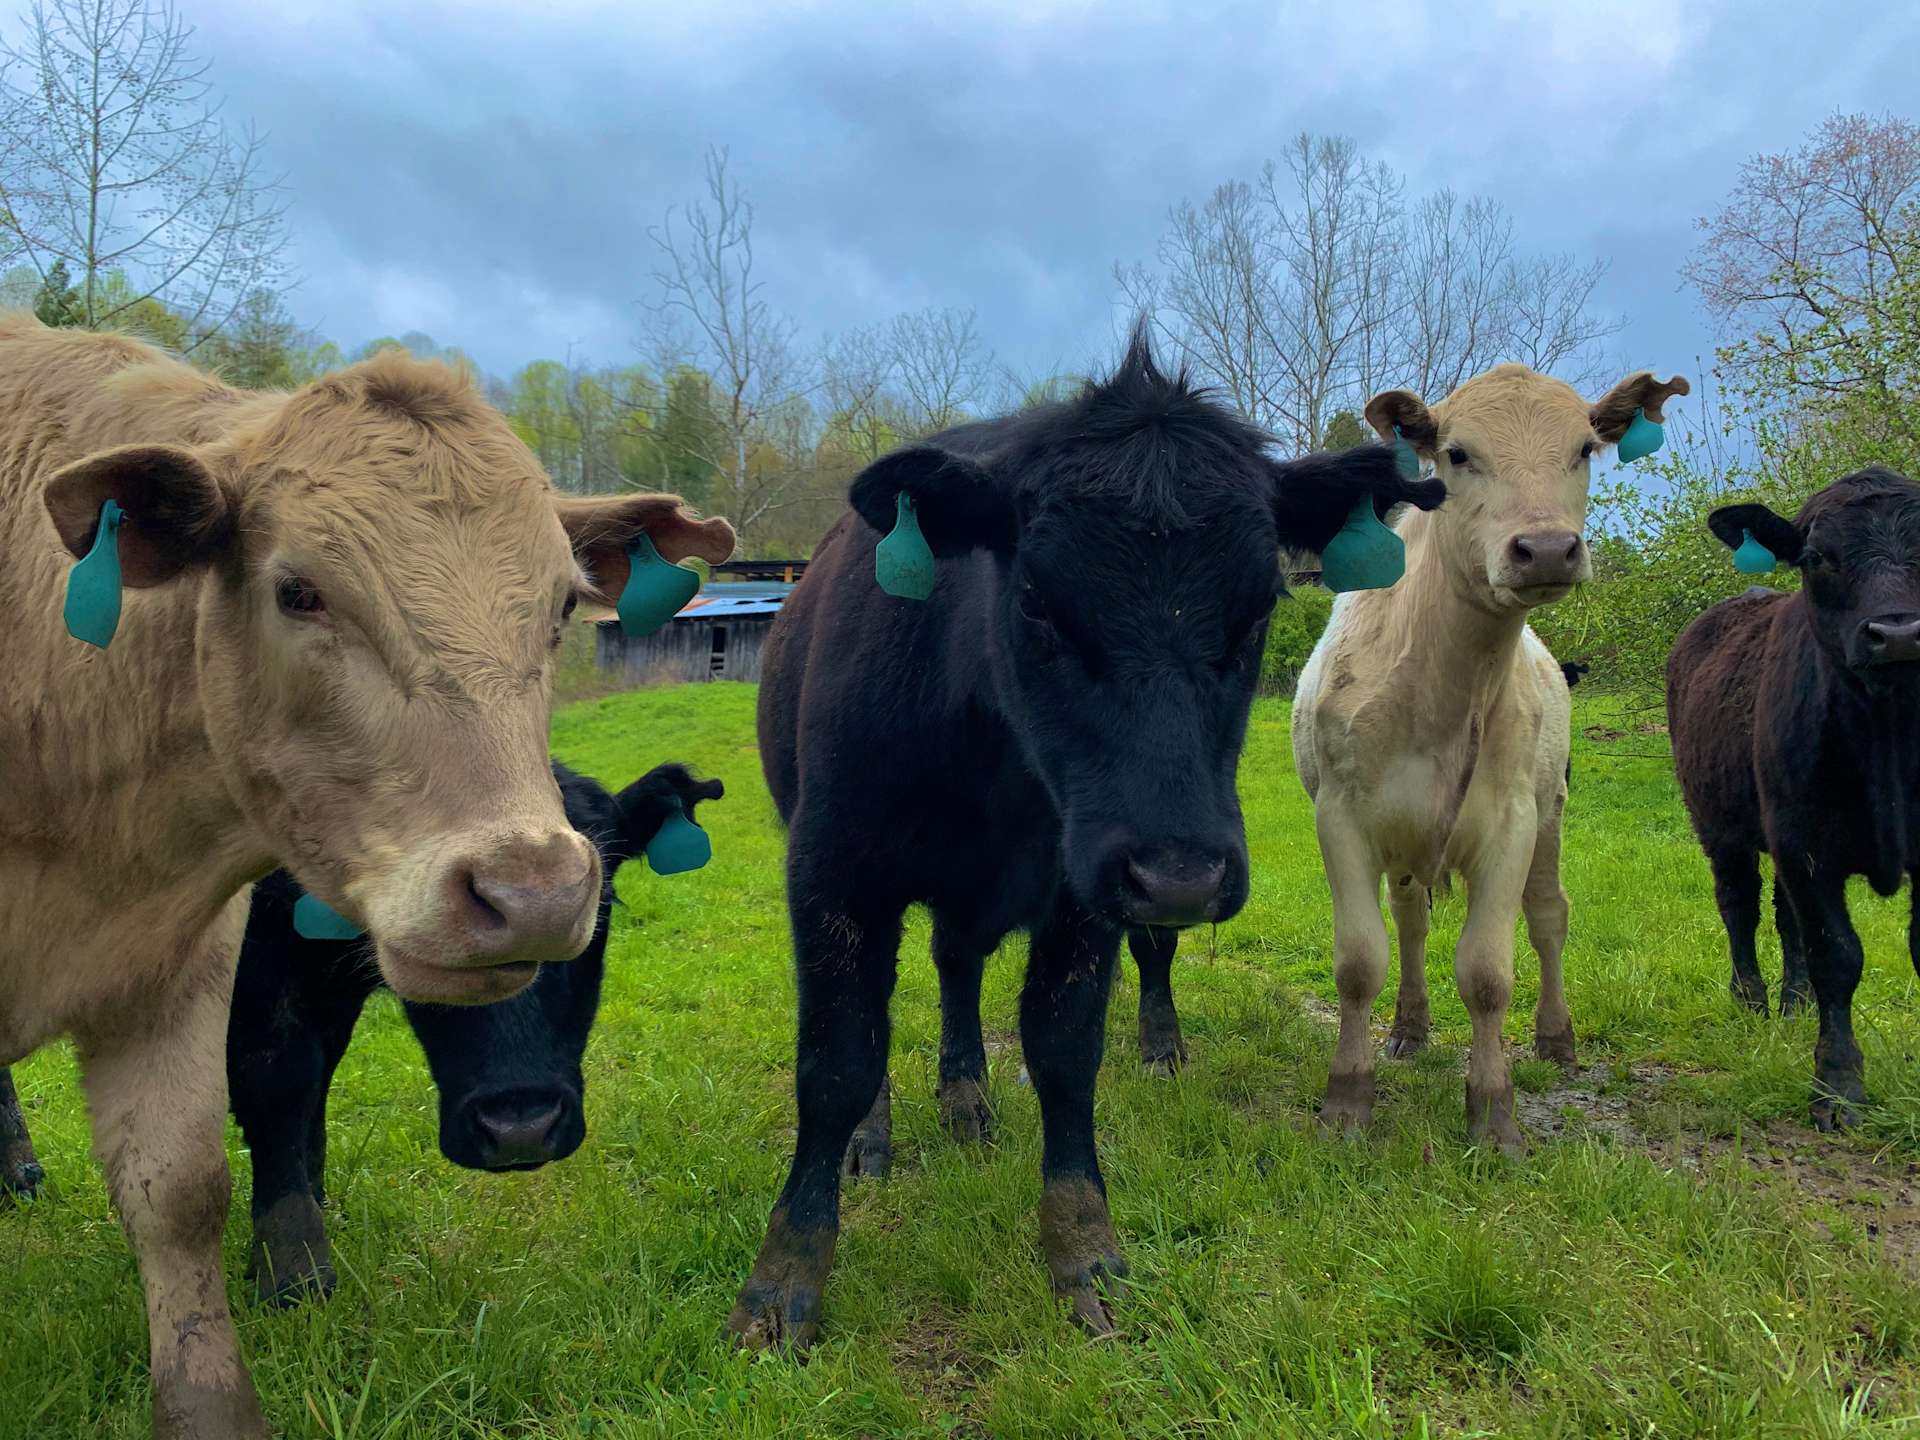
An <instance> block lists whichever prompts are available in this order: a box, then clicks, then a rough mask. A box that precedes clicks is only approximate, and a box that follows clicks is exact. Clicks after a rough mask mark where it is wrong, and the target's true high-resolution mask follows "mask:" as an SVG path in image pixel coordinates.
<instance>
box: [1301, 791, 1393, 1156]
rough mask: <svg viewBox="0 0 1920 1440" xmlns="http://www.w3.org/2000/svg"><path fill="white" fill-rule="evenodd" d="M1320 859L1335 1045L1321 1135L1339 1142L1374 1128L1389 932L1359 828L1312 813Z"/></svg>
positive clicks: (1376, 869) (1375, 869)
mask: <svg viewBox="0 0 1920 1440" xmlns="http://www.w3.org/2000/svg"><path fill="white" fill-rule="evenodd" d="M1314 818H1315V821H1316V824H1317V827H1318V829H1319V832H1320V854H1321V857H1322V859H1324V860H1325V862H1326V867H1327V885H1328V888H1329V889H1330V890H1331V891H1332V893H1333V984H1334V988H1335V989H1336V990H1337V991H1338V992H1339V995H1340V1038H1339V1040H1337V1041H1336V1042H1335V1044H1334V1049H1333V1063H1332V1065H1331V1066H1330V1067H1329V1069H1328V1071H1327V1094H1326V1099H1325V1100H1323V1101H1322V1102H1321V1105H1320V1128H1321V1129H1322V1130H1324V1131H1326V1132H1328V1133H1329V1134H1335V1135H1344V1134H1347V1133H1348V1132H1351V1131H1356V1130H1364V1129H1365V1128H1366V1127H1367V1126H1368V1125H1370V1124H1372V1123H1373V1031H1372V1020H1373V1002H1374V1001H1375V1000H1377V999H1378V998H1379V997H1380V990H1381V987H1383V986H1384V985H1385V984H1386V983H1387V926H1386V922H1385V921H1384V920H1383V919H1381V917H1380V870H1379V867H1378V865H1377V864H1376V863H1375V862H1374V859H1373V856H1372V853H1371V851H1370V849H1369V845H1368V842H1367V841H1365V840H1364V839H1362V838H1361V836H1360V833H1359V830H1358V828H1357V827H1356V826H1354V825H1352V824H1349V823H1345V822H1343V821H1340V820H1338V819H1336V818H1334V817H1331V816H1329V815H1327V814H1326V813H1324V812H1323V811H1319V810H1316V811H1315V816H1314Z"/></svg>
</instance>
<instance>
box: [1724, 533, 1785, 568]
mask: <svg viewBox="0 0 1920 1440" xmlns="http://www.w3.org/2000/svg"><path fill="white" fill-rule="evenodd" d="M1740 534H1741V535H1742V536H1743V537H1744V538H1743V539H1742V540H1741V541H1740V548H1739V549H1738V550H1736V551H1734V552H1733V568H1734V569H1736V570H1738V571H1739V572H1740V573H1741V574H1742V575H1764V574H1766V573H1767V572H1768V571H1769V570H1777V569H1779V568H1780V557H1779V556H1778V555H1775V554H1774V553H1773V551H1771V550H1769V549H1768V548H1767V547H1766V546H1764V545H1762V544H1761V543H1760V542H1759V541H1758V540H1756V539H1754V538H1753V532H1752V531H1751V530H1742V531H1741V532H1740Z"/></svg>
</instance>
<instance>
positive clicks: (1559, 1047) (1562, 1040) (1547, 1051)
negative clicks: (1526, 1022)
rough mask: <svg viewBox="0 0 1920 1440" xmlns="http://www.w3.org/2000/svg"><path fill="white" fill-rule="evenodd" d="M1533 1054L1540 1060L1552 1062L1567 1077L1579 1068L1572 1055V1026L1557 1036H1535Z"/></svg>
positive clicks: (1573, 1054)
mask: <svg viewBox="0 0 1920 1440" xmlns="http://www.w3.org/2000/svg"><path fill="white" fill-rule="evenodd" d="M1533 1053H1534V1054H1535V1055H1537V1056H1539V1057H1540V1058H1541V1059H1542V1060H1551V1061H1553V1063H1554V1064H1556V1065H1558V1066H1559V1067H1560V1068H1561V1069H1562V1070H1564V1071H1565V1072H1566V1073H1567V1074H1569V1075H1571V1074H1573V1072H1574V1071H1576V1070H1578V1069H1579V1068H1580V1061H1579V1059H1578V1057H1577V1056H1576V1055H1575V1053H1574V1045H1573V1026H1571V1025H1569V1026H1567V1028H1566V1029H1564V1030H1562V1031H1561V1032H1560V1033H1559V1034H1558V1035H1535V1036H1534V1037H1533Z"/></svg>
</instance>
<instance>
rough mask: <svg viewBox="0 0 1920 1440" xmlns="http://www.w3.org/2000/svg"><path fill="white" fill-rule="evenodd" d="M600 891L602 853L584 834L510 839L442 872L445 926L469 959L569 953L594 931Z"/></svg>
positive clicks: (547, 958)
mask: <svg viewBox="0 0 1920 1440" xmlns="http://www.w3.org/2000/svg"><path fill="white" fill-rule="evenodd" d="M599 893H600V856H599V853H598V852H597V851H595V849H594V848H593V846H592V845H591V844H590V843H589V842H588V841H587V839H586V837H584V836H582V835H580V834H577V833H576V832H574V831H572V830H562V831H556V832H554V833H553V834H552V835H549V836H548V837H547V838H546V839H545V840H542V841H524V840H516V841H512V842H510V843H508V844H507V845H504V846H501V847H500V848H499V849H497V850H493V851H490V852H489V853H487V854H486V855H484V856H476V857H473V858H471V859H469V860H467V861H466V862H464V863H462V864H456V865H454V866H453V867H452V868H451V870H450V871H449V872H448V876H447V894H446V901H447V910H448V918H449V920H450V921H451V925H450V929H451V930H452V932H453V933H454V934H455V935H457V936H458V937H459V941H460V943H461V945H462V947H463V948H464V949H465V951H466V953H467V957H468V963H470V964H472V965H508V964H536V965H543V964H548V963H551V962H553V961H558V960H571V959H573V957H574V956H576V955H578V954H579V953H580V952H581V950H583V949H585V948H586V943H587V941H588V940H589V939H590V938H591V937H592V933H593V932H592V924H593V912H594V904H595V901H596V900H597V899H598V897H599Z"/></svg>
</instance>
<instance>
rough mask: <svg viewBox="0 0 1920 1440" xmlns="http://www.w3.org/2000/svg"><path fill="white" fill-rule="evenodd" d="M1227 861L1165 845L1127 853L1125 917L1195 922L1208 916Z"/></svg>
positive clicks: (1155, 921) (1143, 922)
mask: <svg viewBox="0 0 1920 1440" xmlns="http://www.w3.org/2000/svg"><path fill="white" fill-rule="evenodd" d="M1226 878H1227V862H1226V860H1225V858H1224V857H1222V856H1216V855H1196V854H1194V853H1193V852H1191V851H1186V850H1179V849H1175V848H1174V847H1171V846H1166V845H1153V846H1148V847H1147V848H1146V849H1143V850H1136V851H1134V852H1133V853H1132V854H1131V855H1129V856H1127V897H1126V899H1127V904H1126V912H1127V919H1128V920H1129V921H1130V922H1131V923H1133V924H1135V925H1175V926H1178V925H1198V924H1201V923H1202V922H1204V921H1207V920H1211V919H1212V918H1213V917H1214V912H1215V910H1216V909H1217V908H1218V905H1219V901H1220V887H1221V886H1222V885H1223V884H1224V883H1225V882H1226Z"/></svg>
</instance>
